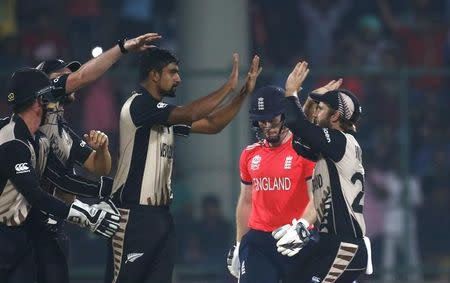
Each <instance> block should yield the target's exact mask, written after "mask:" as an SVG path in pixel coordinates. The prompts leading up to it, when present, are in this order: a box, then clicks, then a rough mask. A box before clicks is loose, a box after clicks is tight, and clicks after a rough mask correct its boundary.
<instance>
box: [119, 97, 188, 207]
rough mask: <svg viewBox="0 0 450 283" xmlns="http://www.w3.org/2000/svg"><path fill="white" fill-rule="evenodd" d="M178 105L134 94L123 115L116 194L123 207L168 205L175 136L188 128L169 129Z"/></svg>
mask: <svg viewBox="0 0 450 283" xmlns="http://www.w3.org/2000/svg"><path fill="white" fill-rule="evenodd" d="M175 107H176V106H175V105H171V104H167V103H165V102H162V101H158V100H156V99H155V98H154V97H153V96H152V95H151V94H150V93H148V92H147V91H146V90H145V89H143V88H140V90H139V91H138V92H133V93H132V96H131V97H130V98H129V99H128V100H127V101H126V102H125V104H124V105H123V107H122V110H121V113H120V155H119V164H118V169H117V173H116V176H115V178H114V185H113V193H116V197H117V194H119V195H118V197H119V198H120V202H121V203H123V204H142V205H153V206H162V205H168V204H169V203H170V202H171V199H172V197H173V196H172V189H171V175H172V166H173V154H174V134H184V135H187V134H188V133H189V129H190V127H189V126H184V125H169V124H168V122H167V120H168V118H169V114H170V112H171V111H172V110H173V109H174V108H175Z"/></svg>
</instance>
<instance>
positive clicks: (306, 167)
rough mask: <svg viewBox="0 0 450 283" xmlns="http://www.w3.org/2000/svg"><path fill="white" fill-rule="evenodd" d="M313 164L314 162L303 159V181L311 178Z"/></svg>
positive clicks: (314, 164)
mask: <svg viewBox="0 0 450 283" xmlns="http://www.w3.org/2000/svg"><path fill="white" fill-rule="evenodd" d="M315 166H316V163H314V162H312V161H310V160H308V159H303V176H305V181H308V180H309V179H311V178H312V175H313V172H314V167H315Z"/></svg>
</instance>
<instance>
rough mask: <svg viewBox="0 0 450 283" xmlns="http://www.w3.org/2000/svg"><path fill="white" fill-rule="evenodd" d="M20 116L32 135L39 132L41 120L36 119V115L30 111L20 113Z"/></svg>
mask: <svg viewBox="0 0 450 283" xmlns="http://www.w3.org/2000/svg"><path fill="white" fill-rule="evenodd" d="M18 115H19V117H20V118H22V120H23V121H24V122H25V125H27V128H28V130H29V131H30V134H31V135H34V134H35V133H36V132H37V130H38V129H39V125H40V124H41V119H36V116H35V113H33V112H29V111H28V112H23V113H20V114H18Z"/></svg>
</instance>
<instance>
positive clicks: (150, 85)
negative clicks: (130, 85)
mask: <svg viewBox="0 0 450 283" xmlns="http://www.w3.org/2000/svg"><path fill="white" fill-rule="evenodd" d="M141 86H142V87H143V88H145V89H146V90H147V91H148V92H149V93H150V95H151V96H153V97H154V98H156V99H157V100H159V101H161V100H162V96H161V93H160V91H159V89H158V87H157V86H156V85H155V84H154V83H151V82H150V81H149V80H146V81H144V82H141Z"/></svg>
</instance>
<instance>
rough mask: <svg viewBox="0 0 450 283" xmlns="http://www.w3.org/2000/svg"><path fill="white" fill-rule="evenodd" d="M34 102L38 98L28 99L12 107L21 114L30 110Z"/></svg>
mask: <svg viewBox="0 0 450 283" xmlns="http://www.w3.org/2000/svg"><path fill="white" fill-rule="evenodd" d="M34 102H36V98H32V99H27V100H25V101H23V102H21V103H18V104H14V105H13V107H12V111H13V113H15V114H20V113H22V112H24V111H26V110H28V108H30V107H31V106H32V105H33V104H34Z"/></svg>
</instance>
